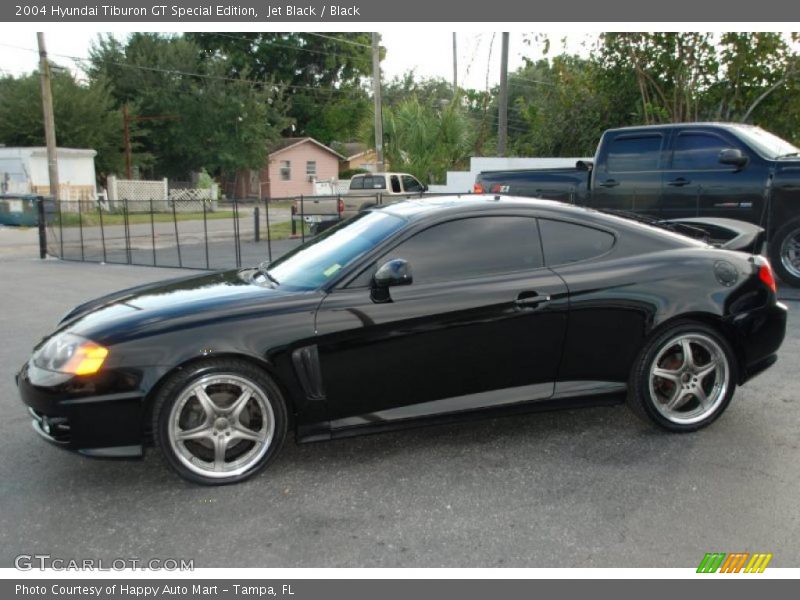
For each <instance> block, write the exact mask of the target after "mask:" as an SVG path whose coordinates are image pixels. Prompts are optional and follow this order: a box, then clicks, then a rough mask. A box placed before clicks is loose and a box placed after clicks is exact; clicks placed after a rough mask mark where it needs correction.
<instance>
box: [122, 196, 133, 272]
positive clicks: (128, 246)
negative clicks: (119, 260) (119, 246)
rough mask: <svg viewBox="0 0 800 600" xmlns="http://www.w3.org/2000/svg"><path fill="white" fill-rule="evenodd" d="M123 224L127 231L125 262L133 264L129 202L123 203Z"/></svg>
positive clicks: (124, 201)
mask: <svg viewBox="0 0 800 600" xmlns="http://www.w3.org/2000/svg"><path fill="white" fill-rule="evenodd" d="M122 222H123V227H124V231H125V261H126V262H127V264H129V265H132V264H133V255H132V253H131V229H130V222H129V221H128V200H127V199H125V200H123V201H122Z"/></svg>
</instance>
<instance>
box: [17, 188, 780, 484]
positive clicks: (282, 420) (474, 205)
mask: <svg viewBox="0 0 800 600" xmlns="http://www.w3.org/2000/svg"><path fill="white" fill-rule="evenodd" d="M785 328H786V308H785V307H784V306H782V305H781V304H780V303H779V302H777V299H776V286H775V280H774V278H773V274H772V270H771V268H770V265H769V263H768V262H767V261H766V260H765V259H763V258H761V257H760V256H754V255H750V254H746V253H744V252H736V251H731V250H726V249H722V248H719V247H715V246H713V245H711V244H708V243H705V242H704V241H698V240H696V239H691V238H690V237H687V236H684V235H681V234H678V233H676V232H674V231H670V230H668V229H665V228H664V227H659V226H656V225H648V224H644V223H640V222H635V221H633V220H631V219H628V218H624V217H621V216H617V215H608V214H604V213H601V212H597V211H593V210H587V209H582V208H577V207H574V206H569V205H566V204H561V203H558V202H551V201H544V200H531V199H519V198H502V199H501V198H498V197H493V196H475V197H472V198H470V199H463V198H462V199H459V198H440V199H435V200H430V199H428V200H415V201H408V202H403V203H399V204H395V205H392V206H388V207H385V208H383V209H380V210H368V211H365V212H363V213H361V214H359V215H358V216H357V217H355V218H353V219H351V220H349V221H347V222H345V223H343V224H341V225H338V226H336V227H334V228H332V229H330V230H328V231H326V232H325V233H324V234H322V235H320V236H318V237H316V238H315V239H313V240H311V241H309V242H308V243H306V244H304V245H302V246H300V247H299V248H297V249H295V250H293V251H292V252H289V253H288V254H286V255H285V256H283V257H281V258H280V259H278V260H276V261H275V262H273V263H272V264H269V265H266V264H263V265H261V266H260V267H258V268H246V269H239V270H234V271H226V272H218V273H210V274H202V275H196V276H192V277H188V278H183V279H178V280H172V281H167V282H164V283H160V284H152V285H146V286H142V287H138V288H133V289H129V290H125V291H122V292H119V293H116V294H111V295H109V296H105V297H103V298H99V299H97V300H94V301H91V302H87V303H86V304H83V305H81V306H78V307H77V308H75V309H74V310H73V311H72V312H70V313H68V314H67V315H66V316H65V317H64V319H63V320H62V321H61V323H60V324H59V325H58V328H57V330H56V331H55V332H54V333H53V334H52V335H50V336H48V337H47V338H45V339H44V340H42V342H41V343H40V344H39V345H38V346H37V347H36V348H35V349H34V352H33V356H32V357H31V358H30V360H29V361H28V362H27V364H25V365H24V366H23V367H22V370H21V371H20V372H19V374H18V376H17V380H18V385H19V390H20V393H21V395H22V399H23V400H24V402H25V403H26V404H27V405H28V406H29V407H30V411H31V413H32V415H33V419H34V420H33V425H34V428H35V430H36V431H37V432H38V433H39V434H41V436H43V437H45V438H47V439H48V440H50V441H52V442H55V443H56V444H61V445H63V446H65V447H67V448H71V449H73V450H77V451H80V452H82V453H84V454H88V455H93V456H140V455H141V454H142V452H143V449H144V447H145V446H147V445H148V442H150V441H152V442H154V443H155V445H156V446H158V448H159V449H160V450H161V452H162V453H163V455H164V457H165V458H166V460H167V462H168V463H169V465H170V466H171V467H172V468H173V469H175V471H177V472H178V473H179V474H180V475H182V476H183V477H185V478H187V479H189V480H192V481H195V482H199V483H204V484H223V483H231V482H236V481H241V480H243V479H245V478H247V477H250V476H251V475H253V474H255V473H256V472H258V471H260V470H262V469H263V468H264V467H265V466H267V465H268V464H269V462H270V461H271V460H272V459H273V458H275V456H276V454H277V453H278V451H279V450H280V448H281V444H282V443H283V442H284V439H285V438H286V435H287V432H289V431H290V430H291V431H293V432H294V434H295V436H296V438H297V440H299V441H312V440H324V439H330V438H337V437H342V436H348V435H355V434H359V433H363V432H372V431H376V430H379V429H384V428H396V427H399V426H404V425H412V424H418V423H420V422H421V421H432V420H433V421H435V420H436V419H442V418H445V419H448V420H450V419H453V418H454V417H472V416H475V415H478V414H495V413H497V412H503V411H505V412H514V411H518V410H521V409H535V408H541V407H553V406H555V405H564V406H574V405H575V404H577V403H588V402H597V401H604V402H608V401H610V400H612V399H614V398H618V399H622V398H625V397H627V401H628V403H629V405H630V407H631V408H632V409H633V411H634V412H636V414H638V415H639V416H641V417H643V418H645V419H647V420H649V421H652V422H653V423H655V424H656V425H658V426H660V427H663V428H665V429H668V430H670V431H676V432H686V431H694V430H696V429H699V428H701V427H704V426H706V425H709V424H710V423H712V422H713V421H714V420H715V419H717V418H718V417H719V416H720V415H721V414H722V412H723V411H724V410H725V408H726V407H727V406H728V404H729V402H730V401H731V398H732V397H733V393H734V390H735V388H736V386H737V385H741V384H743V383H745V382H746V381H747V380H748V379H750V378H751V377H753V376H754V375H756V374H758V373H759V372H761V371H762V370H764V369H765V368H767V367H769V366H770V365H771V364H772V363H773V362H774V361H775V360H776V352H777V350H778V348H779V346H780V345H781V342H782V341H783V337H784V333H785Z"/></svg>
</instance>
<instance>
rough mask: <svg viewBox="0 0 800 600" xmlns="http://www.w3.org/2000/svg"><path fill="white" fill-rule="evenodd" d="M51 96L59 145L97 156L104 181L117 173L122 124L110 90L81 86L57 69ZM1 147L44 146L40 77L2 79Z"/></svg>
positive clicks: (99, 173)
mask: <svg viewBox="0 0 800 600" xmlns="http://www.w3.org/2000/svg"><path fill="white" fill-rule="evenodd" d="M52 90H53V112H54V117H55V126H56V139H57V142H58V145H59V146H61V147H72V148H91V149H93V150H96V151H97V157H96V158H95V168H96V171H97V174H98V176H99V177H103V176H104V175H105V174H108V173H112V172H115V171H117V170H118V169H119V167H120V165H121V162H122V153H121V145H122V144H121V142H120V139H119V136H118V135H117V132H118V131H120V128H121V123H122V121H121V117H120V114H119V112H118V111H117V110H116V109H115V106H114V100H113V98H112V96H111V94H110V91H109V89H108V88H107V87H106V86H105V85H103V84H102V83H100V82H96V83H93V84H91V85H83V84H80V83H78V82H77V81H76V80H75V79H74V77H73V76H72V74H70V73H69V72H68V71H66V70H61V69H54V70H53V77H52ZM0 142H2V143H3V144H5V145H7V146H44V145H45V138H44V120H43V118H42V94H41V84H40V79H39V74H38V73H32V74H30V75H26V76H22V77H19V78H15V77H3V78H0Z"/></svg>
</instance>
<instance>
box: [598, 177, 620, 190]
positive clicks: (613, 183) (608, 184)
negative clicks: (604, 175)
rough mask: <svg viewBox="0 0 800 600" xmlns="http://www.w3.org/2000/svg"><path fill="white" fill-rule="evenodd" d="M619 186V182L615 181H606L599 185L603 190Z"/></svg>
mask: <svg viewBox="0 0 800 600" xmlns="http://www.w3.org/2000/svg"><path fill="white" fill-rule="evenodd" d="M618 185H619V181H617V180H616V179H606V180H605V181H604V182H603V183H601V184H600V187H604V188H612V187H617V186H618Z"/></svg>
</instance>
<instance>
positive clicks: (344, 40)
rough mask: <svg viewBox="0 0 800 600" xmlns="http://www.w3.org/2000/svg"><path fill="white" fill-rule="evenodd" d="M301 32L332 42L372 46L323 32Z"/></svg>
mask: <svg viewBox="0 0 800 600" xmlns="http://www.w3.org/2000/svg"><path fill="white" fill-rule="evenodd" d="M303 34H304V35H314V36H316V37H320V38H324V39H326V40H332V41H334V42H340V43H343V44H350V45H352V46H360V47H362V48H372V46H371V45H370V44H363V43H361V42H356V41H354V40H347V39H344V38H340V37H335V36H333V35H325V34H324V33H314V32H313V31H304V32H303Z"/></svg>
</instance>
